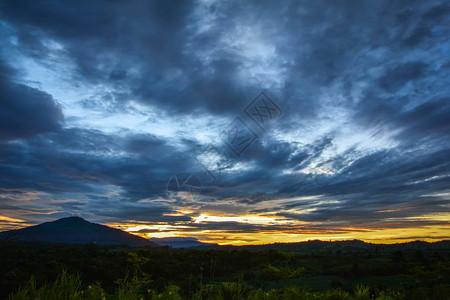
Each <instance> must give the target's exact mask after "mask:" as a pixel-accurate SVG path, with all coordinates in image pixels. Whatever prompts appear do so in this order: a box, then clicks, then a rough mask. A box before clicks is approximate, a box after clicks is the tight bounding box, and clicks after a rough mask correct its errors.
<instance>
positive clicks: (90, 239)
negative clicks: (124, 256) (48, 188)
mask: <svg viewBox="0 0 450 300" xmlns="http://www.w3.org/2000/svg"><path fill="white" fill-rule="evenodd" d="M5 240H13V241H25V242H48V243H69V244H87V243H95V244H99V245H128V246H133V247H142V246H158V245H157V244H155V243H153V242H151V241H149V240H147V239H144V238H142V237H139V236H137V235H133V234H130V233H128V232H125V231H122V230H120V229H115V228H111V227H108V226H105V225H101V224H95V223H91V222H88V221H86V220H85V219H83V218H80V217H67V218H62V219H59V220H56V221H53V222H46V223H42V224H39V225H35V226H30V227H25V228H22V229H17V230H10V231H3V232H0V241H5Z"/></svg>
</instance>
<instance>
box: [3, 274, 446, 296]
mask: <svg viewBox="0 0 450 300" xmlns="http://www.w3.org/2000/svg"><path fill="white" fill-rule="evenodd" d="M150 282H151V280H150V279H149V278H148V277H146V276H143V277H139V276H137V275H134V276H126V277H125V278H123V279H120V280H118V281H117V282H116V283H117V288H116V291H115V293H114V294H107V293H106V292H105V290H104V289H103V288H102V286H101V284H100V283H99V282H95V283H93V284H91V285H89V286H88V287H87V288H84V289H83V288H82V286H83V284H82V281H81V277H80V275H70V274H67V272H65V271H63V272H62V274H61V275H60V276H59V277H58V278H57V279H56V281H55V282H53V283H51V284H45V285H43V286H40V287H38V285H37V283H36V279H35V278H34V277H32V278H31V279H30V280H29V282H28V283H27V284H26V285H25V286H23V287H20V288H19V290H18V291H17V292H16V293H14V294H12V295H10V296H9V298H8V299H9V300H25V299H30V300H34V299H43V300H44V299H51V300H53V299H54V300H59V299H70V300H76V299H105V300H106V299H130V300H131V299H152V300H153V299H155V300H156V299H167V300H169V299H173V300H181V299H195V300H196V299H214V300H232V299H235V300H240V299H242V300H244V299H248V300H270V299H285V300H288V299H289V300H291V299H292V300H294V299H349V300H350V299H357V300H364V299H377V300H388V299H405V300H406V299H408V300H410V299H411V300H414V299H420V300H425V299H442V300H445V299H450V285H441V286H434V287H431V288H415V289H409V290H403V291H392V290H384V291H381V290H378V289H371V288H370V287H367V286H363V285H359V286H357V287H355V288H354V289H353V290H351V291H345V290H343V289H340V288H338V289H330V290H323V291H312V290H310V289H307V288H305V287H296V286H290V287H285V288H281V289H271V290H268V291H265V290H262V289H254V288H252V287H251V286H248V285H247V284H245V283H243V282H222V283H219V284H205V285H201V286H200V289H199V290H197V291H196V292H195V293H194V294H193V295H192V296H191V297H183V296H182V295H181V294H180V287H178V286H176V285H174V284H169V285H167V286H166V287H165V288H164V289H163V290H162V291H161V292H158V291H156V290H153V289H150V288H149V283H150Z"/></svg>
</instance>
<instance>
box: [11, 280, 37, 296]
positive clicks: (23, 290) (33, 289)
mask: <svg viewBox="0 0 450 300" xmlns="http://www.w3.org/2000/svg"><path fill="white" fill-rule="evenodd" d="M37 291H38V290H37V283H36V278H35V277H34V276H31V278H30V280H29V281H28V282H27V284H26V285H25V286H23V287H19V290H18V291H17V293H15V294H13V295H10V296H9V297H8V299H9V300H28V299H34V298H35V297H36V295H37Z"/></svg>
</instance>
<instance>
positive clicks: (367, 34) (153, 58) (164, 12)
mask: <svg viewBox="0 0 450 300" xmlns="http://www.w3.org/2000/svg"><path fill="white" fill-rule="evenodd" d="M449 24H450V6H449V5H448V4H445V3H441V2H440V1H428V2H426V3H424V2H419V1H417V2H411V1H407V2H404V1H394V2H392V1H376V2H373V1H363V2H348V1H314V2H311V1H277V2H271V1H246V2H238V1H226V2H222V1H147V2H130V3H122V2H117V1H95V2H92V1H85V2H83V1H82V2H81V3H77V4H74V3H72V2H70V1H1V3H0V41H1V44H2V49H1V50H0V92H1V93H0V192H1V193H0V213H1V214H0V226H3V227H4V229H8V228H13V227H16V226H23V225H25V224H33V223H37V222H42V221H45V220H50V219H54V218H56V217H61V216H66V215H67V214H68V213H69V214H80V215H82V216H85V217H86V218H88V219H92V220H95V221H98V222H105V223H109V224H116V225H117V226H123V227H124V228H128V229H129V230H131V231H136V232H140V233H149V234H150V236H152V235H154V234H156V235H158V234H159V236H165V235H172V234H179V235H183V234H185V235H192V236H196V237H201V238H203V239H210V240H214V241H219V239H222V240H227V241H228V240H230V242H263V241H271V240H270V238H265V237H262V236H259V235H258V234H256V233H258V232H259V233H261V232H263V233H264V232H265V233H268V234H269V235H270V234H275V233H280V234H282V233H287V234H288V235H289V234H290V235H292V236H293V237H295V238H303V237H304V238H309V237H327V236H329V237H330V238H341V237H342V238H348V237H355V236H356V237H359V236H358V234H359V233H365V234H367V233H370V232H372V233H373V236H371V238H373V239H377V238H380V239H385V238H392V239H395V238H399V239H400V238H407V237H408V235H407V234H405V231H407V230H411V229H414V230H415V232H413V233H414V234H413V233H411V234H410V235H411V237H412V236H414V238H417V236H419V238H442V237H445V236H446V235H448V221H447V220H448V216H449V206H448V204H449V195H450V189H449V187H450V163H449V162H450V136H449V133H450V117H449V115H450V90H449V88H448V83H447V80H446V78H449V77H450V60H449V57H450V56H449V46H450V44H449V42H448V36H449V34H450V32H449V31H450V26H448V25H449ZM261 90H264V91H265V92H266V93H267V95H268V96H269V97H270V98H271V99H272V101H273V103H275V104H276V105H277V106H278V107H279V108H280V109H281V111H280V113H282V114H281V115H280V116H279V114H276V116H277V117H276V118H274V120H272V121H271V122H270V123H269V124H266V125H268V126H265V127H260V126H258V124H256V123H255V121H254V120H252V119H251V118H249V115H247V114H245V112H244V108H245V107H246V105H248V104H249V103H251V102H252V100H253V99H254V97H255V96H256V95H258V92H259V91H261ZM261 103H262V102H261ZM260 111H261V112H263V113H264V114H265V116H267V114H266V113H267V112H268V111H267V110H265V109H264V108H261V107H260ZM236 117H238V118H239V120H241V121H242V123H244V124H245V126H244V127H242V126H241V127H240V128H237V127H236V128H235V127H234V125H233V123H232V121H233V120H235V118H236ZM230 124H232V125H230ZM259 125H260V124H259ZM230 126H231V127H230ZM224 130H225V131H226V132H224ZM234 130H237V131H234ZM240 130H241V131H242V130H244V131H245V130H247V133H248V134H250V135H251V134H253V135H254V136H256V139H255V140H254V141H252V142H251V143H249V144H248V145H247V144H245V143H246V142H247V139H246V138H245V135H244V137H242V136H241V137H239V138H237V136H234V135H235V134H236V133H238V132H240ZM224 134H225V135H224ZM224 136H225V137H226V138H225V140H224ZM227 138H231V140H233V141H234V142H236V141H237V142H238V143H241V144H240V147H243V148H245V149H244V150H243V151H237V152H239V153H238V154H239V155H236V153H237V152H236V149H232V148H233V147H230V144H229V142H230V140H227ZM227 143H228V144H227ZM242 145H243V146H242ZM241 149H242V148H241ZM183 174H184V175H183ZM186 174H188V175H186ZM177 175H179V176H177ZM173 178H180V180H179V181H180V182H177V184H178V185H175V186H174V185H173V181H171V180H172V179H173ZM181 178H183V179H181ZM139 226H140V227H139ZM446 228H447V229H446ZM383 229H388V230H392V236H389V237H385V236H381V235H379V233H378V230H383ZM401 230H404V231H401ZM367 236H368V235H367ZM219 242H220V241H219Z"/></svg>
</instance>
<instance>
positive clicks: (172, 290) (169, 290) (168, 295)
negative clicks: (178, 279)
mask: <svg viewBox="0 0 450 300" xmlns="http://www.w3.org/2000/svg"><path fill="white" fill-rule="evenodd" d="M179 291H180V288H179V287H178V286H176V285H173V284H169V285H168V286H166V288H165V289H164V291H163V292H162V293H159V294H158V293H153V295H152V297H151V298H150V299H152V300H182V299H183V298H182V297H181V296H180V294H179Z"/></svg>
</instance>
